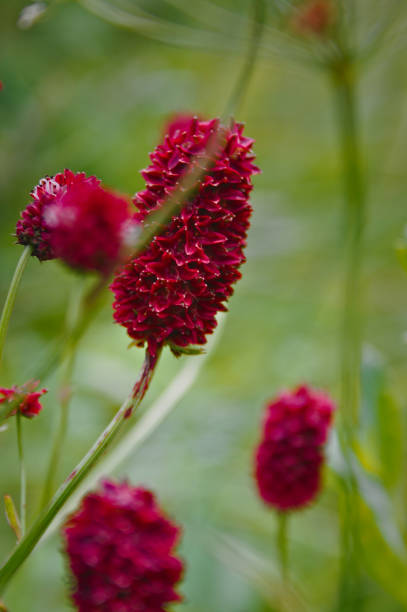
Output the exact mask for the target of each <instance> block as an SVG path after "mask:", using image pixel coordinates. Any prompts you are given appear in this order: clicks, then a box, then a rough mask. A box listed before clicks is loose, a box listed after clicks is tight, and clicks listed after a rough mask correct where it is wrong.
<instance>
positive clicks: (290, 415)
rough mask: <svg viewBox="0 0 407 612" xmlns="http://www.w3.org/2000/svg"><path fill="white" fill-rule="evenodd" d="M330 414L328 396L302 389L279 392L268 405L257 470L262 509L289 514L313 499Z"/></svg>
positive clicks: (322, 458) (259, 447)
mask: <svg viewBox="0 0 407 612" xmlns="http://www.w3.org/2000/svg"><path fill="white" fill-rule="evenodd" d="M334 410H335V406H334V404H333V402H332V401H331V399H330V398H329V397H327V396H326V395H324V394H323V393H321V392H319V391H315V390H313V389H311V388H309V387H306V386H302V387H299V388H298V389H296V390H295V391H293V392H285V393H282V394H281V395H279V396H278V397H277V398H276V399H275V400H274V401H272V402H271V403H270V404H269V405H268V406H267V408H266V413H265V418H264V424H263V433H262V440H261V442H260V444H259V446H258V448H257V450H256V467H255V476H256V482H257V486H258V490H259V493H260V496H261V497H262V499H263V501H264V502H265V503H266V504H268V505H270V506H273V507H274V508H276V509H277V510H279V511H287V510H295V509H299V508H302V507H303V506H306V505H307V504H309V503H310V502H311V501H312V500H314V499H315V497H316V496H317V494H318V492H319V490H320V487H321V468H322V464H323V460H324V455H323V446H324V444H325V442H326V440H327V437H328V432H329V428H330V426H331V424H332V416H333V412H334Z"/></svg>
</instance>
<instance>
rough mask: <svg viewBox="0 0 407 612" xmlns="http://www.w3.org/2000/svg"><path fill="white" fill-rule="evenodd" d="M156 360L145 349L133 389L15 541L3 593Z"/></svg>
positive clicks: (117, 426)
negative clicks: (42, 508)
mask: <svg viewBox="0 0 407 612" xmlns="http://www.w3.org/2000/svg"><path fill="white" fill-rule="evenodd" d="M157 361H158V355H157V356H156V357H155V358H152V357H151V355H150V354H149V353H148V352H147V353H146V357H145V361H144V365H143V368H142V371H141V374H140V378H139V380H138V382H137V383H136V385H135V387H134V389H133V390H132V391H131V393H130V394H129V395H128V397H127V399H126V400H125V401H124V402H123V404H122V405H121V407H120V408H119V410H118V411H117V413H116V415H115V416H114V417H113V419H112V420H111V421H110V423H109V425H108V426H107V427H106V428H105V429H104V430H103V432H102V433H101V434H100V436H99V437H98V439H97V440H96V442H95V443H94V444H93V446H92V447H91V449H90V450H89V451H88V452H87V453H86V455H85V456H84V457H83V459H82V460H81V461H80V462H79V464H78V465H77V466H76V467H75V469H74V470H73V471H72V472H71V474H70V475H69V476H68V478H66V480H65V481H64V483H63V484H62V485H61V487H60V488H59V489H58V491H57V492H56V494H55V495H54V497H53V499H52V501H51V503H50V505H49V506H48V508H47V509H46V510H45V512H44V513H43V514H42V515H41V516H40V517H39V518H38V519H37V521H36V522H35V523H34V524H33V525H32V527H31V528H30V529H29V530H28V531H27V533H26V535H25V536H24V537H23V538H22V539H21V541H20V542H19V543H18V545H17V546H16V548H15V549H14V551H13V553H12V554H11V556H10V557H9V559H8V560H7V561H6V563H5V564H4V565H3V567H2V568H1V569H0V593H4V591H5V589H6V587H7V585H8V583H9V581H10V579H11V578H12V577H13V575H14V574H15V572H16V571H17V570H18V569H19V567H20V566H21V565H22V563H23V562H24V561H25V559H26V558H27V557H28V555H29V554H30V553H31V552H32V551H33V550H34V548H35V546H36V545H37V543H38V542H39V540H40V538H41V537H42V536H43V535H44V533H45V532H46V530H47V529H48V527H49V525H50V524H51V522H52V520H53V519H54V517H55V516H56V514H57V512H58V511H59V510H60V509H61V508H62V506H63V505H64V504H65V502H66V501H67V500H68V499H69V497H70V496H71V495H72V493H73V492H74V491H75V489H76V488H77V487H78V485H79V484H80V483H81V482H82V480H83V479H84V478H85V476H87V474H88V473H89V472H90V470H91V469H92V467H93V466H94V465H95V463H96V462H97V460H98V459H99V457H100V456H101V455H102V454H103V452H104V451H105V450H106V449H107V447H108V446H109V445H110V444H111V443H112V442H113V440H114V439H115V438H116V436H117V434H118V433H119V431H120V430H121V427H122V425H123V423H124V422H125V420H126V419H127V418H128V416H129V414H130V413H131V412H132V411H133V410H134V409H135V408H136V407H137V406H138V405H139V404H140V402H141V401H142V399H143V397H144V395H145V393H146V391H147V388H148V385H149V383H150V382H151V378H152V375H153V373H154V371H155V368H156V365H157Z"/></svg>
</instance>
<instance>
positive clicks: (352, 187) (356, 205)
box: [332, 54, 365, 610]
mask: <svg viewBox="0 0 407 612" xmlns="http://www.w3.org/2000/svg"><path fill="white" fill-rule="evenodd" d="M332 76H333V79H332V82H333V90H334V95H335V102H336V107H337V118H338V127H339V137H340V146H341V156H342V166H343V179H344V197H345V228H344V262H345V278H344V292H343V310H342V313H343V314H342V329H341V344H340V370H341V381H340V382H341V386H340V406H341V411H340V415H339V416H340V424H339V425H340V426H339V438H340V442H341V446H342V451H343V455H344V458H345V461H346V463H347V467H348V479H347V482H346V483H345V498H346V499H345V515H346V516H345V517H344V521H343V526H342V547H343V550H342V569H341V586H340V602H339V609H343V606H346V609H349V610H353V609H355V608H354V602H355V601H356V600H357V591H358V588H359V587H358V582H359V578H358V576H359V568H358V554H357V550H356V549H357V533H358V515H357V500H356V497H355V493H356V489H357V483H356V480H355V477H354V474H353V469H352V461H351V455H352V450H353V446H354V431H355V429H356V427H357V424H358V417H359V404H360V374H361V355H362V334H361V324H362V316H361V301H360V294H361V287H360V272H361V259H362V237H363V229H364V224H365V189H364V183H363V175H362V168H361V159H360V151H359V135H358V123H357V111H356V106H357V105H356V95H355V74H354V65H353V62H352V60H351V59H350V58H349V57H347V56H346V54H344V55H343V58H342V61H341V62H340V63H338V64H337V65H335V66H333V69H332ZM341 606H342V607H341Z"/></svg>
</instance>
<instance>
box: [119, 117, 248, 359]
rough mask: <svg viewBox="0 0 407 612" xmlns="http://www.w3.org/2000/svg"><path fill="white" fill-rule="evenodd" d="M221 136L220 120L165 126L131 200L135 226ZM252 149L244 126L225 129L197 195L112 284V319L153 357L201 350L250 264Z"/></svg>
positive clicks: (181, 121) (187, 120) (192, 119)
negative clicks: (142, 185) (165, 351)
mask: <svg viewBox="0 0 407 612" xmlns="http://www.w3.org/2000/svg"><path fill="white" fill-rule="evenodd" d="M218 130H219V121H218V120H217V119H213V120H211V121H202V120H199V119H198V118H196V117H185V116H182V117H181V119H180V118H176V119H175V121H174V122H173V123H172V124H170V125H169V126H168V131H167V136H166V137H165V138H164V141H163V143H162V144H160V145H159V146H158V147H157V148H156V149H155V150H154V152H153V153H152V154H151V155H150V157H151V162H152V163H151V164H150V166H149V167H148V168H147V169H146V170H143V172H142V175H143V178H144V179H145V181H146V189H144V190H143V191H141V192H139V193H137V194H136V196H135V197H134V203H135V205H136V206H137V207H138V210H139V212H138V213H137V214H136V220H137V221H139V222H140V223H142V222H144V221H145V219H146V217H147V216H148V214H149V213H150V212H152V211H155V210H157V209H159V208H160V207H161V206H162V205H163V203H164V202H165V200H166V198H167V197H168V195H169V194H171V193H172V192H173V190H174V188H175V187H178V186H179V184H180V180H181V179H182V177H183V175H184V174H185V173H186V172H187V171H189V170H190V169H191V166H192V165H193V164H194V162H195V160H196V156H198V155H199V154H201V155H203V156H204V155H205V152H206V150H207V149H208V148H209V143H210V142H211V141H210V139H211V138H212V137H213V135H214V134H215V133H217V131H218ZM252 144H253V140H250V139H249V138H245V137H244V136H243V125H242V124H234V125H233V126H232V127H230V128H224V141H223V143H222V147H221V150H220V151H218V153H217V155H216V159H215V160H214V163H213V165H212V166H211V167H210V168H208V171H207V172H206V173H205V176H204V178H203V179H202V180H201V181H198V182H197V185H196V190H195V193H194V196H193V197H192V198H191V199H190V200H189V201H188V202H187V203H186V204H185V205H184V207H183V208H182V210H181V212H180V213H179V214H177V215H176V216H174V217H173V218H172V219H171V221H170V222H169V223H168V226H167V227H166V228H165V230H164V231H163V232H162V233H161V234H160V235H159V236H156V237H155V238H154V239H153V241H152V242H151V243H150V245H149V246H148V248H147V249H146V250H145V251H144V252H143V253H142V254H141V255H139V256H138V257H136V258H134V259H133V260H131V261H130V262H128V263H127V264H126V265H125V266H124V268H123V269H122V270H121V271H120V273H119V274H118V275H117V276H116V278H115V280H114V282H113V284H112V290H113V292H114V295H115V302H114V305H113V306H114V310H115V313H114V317H115V320H116V321H117V322H118V323H120V324H122V325H124V326H125V327H126V329H127V332H128V334H129V336H130V337H131V338H133V339H134V340H135V343H136V344H137V345H138V346H143V345H144V343H147V345H148V348H149V350H150V352H151V353H152V354H154V353H155V352H156V351H157V349H158V348H160V347H161V346H163V345H164V344H166V343H167V344H169V345H170V346H171V347H172V348H173V350H174V351H175V352H176V351H177V350H179V349H181V350H182V348H183V347H187V346H188V345H194V344H204V343H205V342H206V335H207V334H209V333H211V332H212V331H213V330H214V328H215V327H216V319H215V315H216V313H217V312H219V311H224V310H226V306H225V301H226V300H227V299H228V298H229V297H230V295H232V293H233V288H232V285H233V284H234V283H235V282H236V281H237V280H238V279H239V278H240V276H241V275H240V272H239V270H238V268H239V266H240V265H241V264H242V263H243V262H244V260H245V257H244V254H243V249H244V247H245V244H246V233H247V229H248V227H249V217H250V214H251V207H250V204H249V194H250V191H251V190H252V184H251V176H252V175H253V174H254V173H256V172H258V169H257V168H256V166H254V164H253V160H254V156H253V153H252Z"/></svg>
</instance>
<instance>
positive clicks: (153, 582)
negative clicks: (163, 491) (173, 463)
mask: <svg viewBox="0 0 407 612" xmlns="http://www.w3.org/2000/svg"><path fill="white" fill-rule="evenodd" d="M179 531H180V530H179V528H178V527H177V526H175V525H174V524H172V523H171V522H170V521H169V520H168V519H167V518H165V517H164V515H163V514H162V512H161V510H160V509H159V507H158V506H157V504H156V501H155V499H154V496H153V495H152V493H150V492H149V491H146V490H145V489H140V488H134V487H130V486H129V485H127V484H126V483H122V484H115V483H113V482H104V484H103V489H102V491H101V492H100V493H91V494H88V495H87V496H86V497H85V498H84V499H83V501H82V504H81V507H80V508H79V510H78V511H77V512H76V513H75V514H74V515H72V516H71V517H70V519H69V520H68V522H67V523H66V525H65V527H64V537H65V542H66V550H67V553H68V556H69V564H70V568H71V570H72V573H73V575H74V578H75V584H74V590H73V593H72V598H73V601H74V602H75V604H76V605H77V607H78V610H79V612H136V610H137V612H164V610H165V609H166V604H168V603H169V602H174V601H179V600H180V599H181V598H180V596H179V595H178V594H177V593H176V592H175V590H174V587H175V585H176V583H177V582H178V581H179V580H180V578H181V575H182V571H183V564H182V562H181V561H180V560H179V559H178V558H176V557H174V556H173V554H172V552H173V548H174V546H175V545H176V543H177V540H178V537H179Z"/></svg>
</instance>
